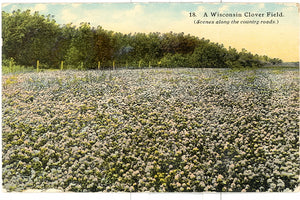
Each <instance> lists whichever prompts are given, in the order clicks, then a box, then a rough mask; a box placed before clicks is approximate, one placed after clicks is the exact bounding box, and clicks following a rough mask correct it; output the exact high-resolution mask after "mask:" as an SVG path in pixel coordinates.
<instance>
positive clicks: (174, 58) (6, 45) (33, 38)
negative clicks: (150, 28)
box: [2, 10, 282, 69]
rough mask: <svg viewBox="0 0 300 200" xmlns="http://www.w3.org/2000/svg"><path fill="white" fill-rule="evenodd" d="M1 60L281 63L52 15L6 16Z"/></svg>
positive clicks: (191, 39)
mask: <svg viewBox="0 0 300 200" xmlns="http://www.w3.org/2000/svg"><path fill="white" fill-rule="evenodd" d="M2 37H3V49H2V56H3V61H7V60H14V62H15V63H16V64H19V65H24V66H35V65H36V61H37V60H39V63H40V65H41V66H40V67H41V68H59V67H61V61H64V64H65V65H66V66H71V67H72V68H81V69H95V68H97V67H98V68H99V67H101V68H102V69H103V68H108V67H111V66H116V67H120V66H122V67H146V66H151V67H218V68H224V67H261V66H262V65H264V64H278V63H281V62H282V61H281V60H280V59H278V58H269V57H267V56H259V55H253V54H252V53H250V52H247V51H246V50H245V49H243V50H242V51H241V52H239V51H237V50H236V49H234V48H230V47H229V49H226V48H225V47H224V46H223V45H222V44H218V43H213V42H210V41H209V40H206V39H204V38H202V39H200V38H198V37H195V36H191V35H185V34H184V33H173V32H169V33H159V32H156V33H148V34H145V33H131V34H123V33H116V32H113V31H108V30H104V29H103V28H102V27H101V26H98V27H96V28H95V27H92V26H91V25H90V24H89V23H81V24H80V26H78V27H76V26H74V25H72V24H66V25H58V24H57V23H56V22H55V20H54V19H53V16H51V15H47V16H44V15H40V14H39V13H38V12H35V13H34V14H31V12H30V10H27V11H23V12H22V11H20V10H17V11H14V12H12V13H6V12H4V11H2Z"/></svg>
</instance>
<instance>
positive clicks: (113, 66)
mask: <svg viewBox="0 0 300 200" xmlns="http://www.w3.org/2000/svg"><path fill="white" fill-rule="evenodd" d="M113 70H115V61H113Z"/></svg>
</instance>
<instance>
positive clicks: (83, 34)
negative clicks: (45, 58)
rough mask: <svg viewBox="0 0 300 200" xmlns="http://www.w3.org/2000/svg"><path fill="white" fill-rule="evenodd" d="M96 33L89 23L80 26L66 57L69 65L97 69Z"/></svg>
mask: <svg viewBox="0 0 300 200" xmlns="http://www.w3.org/2000/svg"><path fill="white" fill-rule="evenodd" d="M95 32H96V31H95V30H94V29H92V28H91V26H90V24H89V23H81V24H80V26H79V28H78V29H76V30H75V34H74V36H73V38H72V41H71V45H70V49H69V50H68V52H67V55H66V61H67V63H68V64H71V65H74V66H77V67H80V66H81V67H84V68H96V66H97V65H96V53H95V50H94V46H95V45H94V44H95V37H94V35H95ZM82 65H83V66H82Z"/></svg>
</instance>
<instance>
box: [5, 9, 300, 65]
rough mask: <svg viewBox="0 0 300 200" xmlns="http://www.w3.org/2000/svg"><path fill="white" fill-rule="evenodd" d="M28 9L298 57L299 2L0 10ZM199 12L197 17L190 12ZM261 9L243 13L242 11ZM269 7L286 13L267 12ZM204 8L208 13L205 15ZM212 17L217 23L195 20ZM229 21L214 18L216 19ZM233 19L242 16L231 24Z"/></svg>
mask: <svg viewBox="0 0 300 200" xmlns="http://www.w3.org/2000/svg"><path fill="white" fill-rule="evenodd" d="M17 9H20V10H26V9H30V10H31V11H32V12H34V11H39V13H40V14H44V15H47V14H51V15H54V19H55V21H56V22H57V23H58V24H67V23H73V24H74V25H79V24H80V22H90V23H91V25H92V26H94V27H97V26H98V25H100V26H102V28H104V29H107V30H112V31H115V32H122V33H130V32H131V33H134V32H145V33H149V32H161V33H166V32H170V31H172V32H175V33H180V32H184V33H185V34H191V35H194V36H198V37H199V38H205V39H209V40H210V41H212V42H217V43H220V44H224V46H225V47H226V48H228V47H229V46H231V47H233V48H236V49H237V50H239V51H240V50H241V49H242V48H245V49H247V50H248V51H250V52H252V53H254V54H259V55H267V56H269V57H276V58H280V59H282V60H283V61H286V62H293V61H299V27H300V26H299V25H300V24H299V13H298V8H297V6H296V4H295V3H285V4H283V3H248V4H247V3H226V4H224V3H222V4H220V3H85V4H80V3H44V4H42V3H37V4H32V3H31V4H30V3H19V4H18V3H12V4H2V10H3V11H5V12H12V11H13V10H17ZM190 12H195V14H196V17H190ZM211 12H219V13H224V14H229V13H239V14H241V15H242V16H241V17H211ZM246 12H250V13H252V14H254V15H255V14H261V15H262V14H263V16H260V17H255V16H252V17H245V16H244V14H245V13H246ZM267 12H272V13H274V14H276V13H277V14H280V13H282V15H283V17H278V16H274V17H267V16H266V15H267ZM205 13H206V14H207V17H205V16H204V15H205ZM197 20H199V21H214V24H209V25H207V24H195V22H197ZM219 20H222V21H229V24H228V25H227V24H216V22H217V21H219ZM232 20H236V21H239V23H238V24H231V21H232ZM245 20H246V21H249V20H250V21H253V20H254V21H258V22H259V23H260V21H270V20H274V22H275V24H259V25H257V24H241V21H245ZM277 20H278V21H277Z"/></svg>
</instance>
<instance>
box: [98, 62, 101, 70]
mask: <svg viewBox="0 0 300 200" xmlns="http://www.w3.org/2000/svg"><path fill="white" fill-rule="evenodd" d="M100 67H101V63H100V61H98V70H100Z"/></svg>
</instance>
